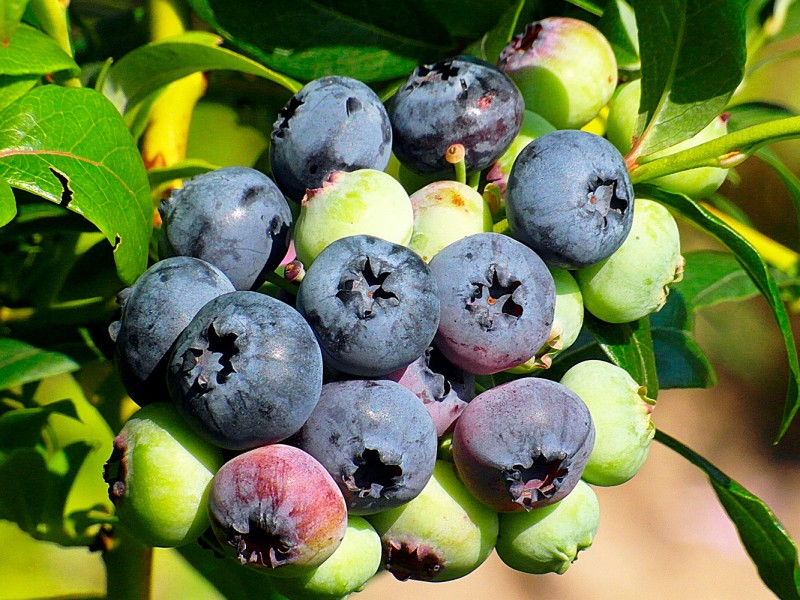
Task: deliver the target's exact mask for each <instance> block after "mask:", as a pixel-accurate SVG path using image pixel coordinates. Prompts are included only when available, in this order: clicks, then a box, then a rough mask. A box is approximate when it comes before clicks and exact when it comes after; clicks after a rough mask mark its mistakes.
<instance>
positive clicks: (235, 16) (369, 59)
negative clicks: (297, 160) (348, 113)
mask: <svg viewBox="0 0 800 600" xmlns="http://www.w3.org/2000/svg"><path fill="white" fill-rule="evenodd" d="M517 2H518V0H496V1H494V2H486V1H485V0H407V1H405V2H397V1H396V0H372V1H371V2H351V1H350V0H272V1H271V2H259V1H257V0H242V1H240V2H228V1H227V0H189V5H190V6H191V7H192V8H193V9H194V11H195V12H196V13H197V15H198V16H199V17H200V18H201V19H203V20H204V21H205V22H206V23H208V24H209V25H211V27H212V28H213V29H214V30H215V31H216V32H217V33H219V34H220V35H222V36H223V37H224V38H225V39H226V40H228V41H230V42H231V43H233V44H235V45H236V46H238V47H239V48H240V49H242V50H243V51H245V52H246V53H248V54H250V55H252V56H254V57H255V58H256V59H258V60H259V61H261V62H263V63H264V64H265V65H268V66H269V67H271V68H273V69H275V70H277V71H280V72H281V73H287V74H288V75H290V76H291V77H294V78H296V79H299V80H301V81H310V80H311V79H315V78H317V77H322V76H325V75H334V74H335V75H347V76H349V77H354V78H356V79H360V80H361V81H365V82H374V81H385V80H388V79H394V78H396V77H402V76H407V75H408V74H409V73H411V71H412V70H413V69H414V68H415V67H416V66H417V65H418V64H420V63H429V62H432V61H437V60H441V59H442V58H444V57H447V56H451V55H453V54H456V53H458V52H461V51H462V49H463V48H465V47H466V46H468V45H469V44H470V43H471V42H474V41H475V40H478V39H479V38H480V37H481V36H482V35H483V34H485V33H486V32H487V31H489V30H491V29H492V28H493V27H494V26H495V25H496V24H497V23H498V21H499V20H500V18H501V17H502V16H503V14H504V13H505V11H506V9H508V8H509V6H512V5H516V4H517Z"/></svg>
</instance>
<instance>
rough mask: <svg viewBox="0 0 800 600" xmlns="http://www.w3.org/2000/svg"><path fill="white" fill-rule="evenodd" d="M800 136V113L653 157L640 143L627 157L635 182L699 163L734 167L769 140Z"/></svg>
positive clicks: (710, 165)
mask: <svg viewBox="0 0 800 600" xmlns="http://www.w3.org/2000/svg"><path fill="white" fill-rule="evenodd" d="M798 137H800V117H788V118H785V119H776V120H774V121H768V122H766V123H759V124H758V125H752V126H750V127H745V128H744V129H740V130H739V131H734V132H732V133H729V134H727V135H723V136H722V137H718V138H716V139H714V140H711V141H709V142H706V143H704V144H699V145H697V146H694V147H693V148H688V149H686V150H682V151H681V152H676V153H675V154H669V155H667V156H663V157H661V158H656V159H652V158H649V157H648V156H646V155H645V156H642V155H640V152H641V145H639V146H637V147H636V148H634V149H633V150H631V153H629V154H628V156H626V157H625V160H626V162H627V164H628V170H629V171H630V176H631V182H632V183H644V182H646V181H649V180H651V179H655V178H657V177H661V176H663V175H670V174H672V173H678V172H681V171H686V170H688V169H695V168H697V167H721V168H730V167H735V166H736V165H738V164H741V163H742V162H744V160H745V159H747V158H748V157H750V156H751V155H752V154H753V153H754V152H755V151H756V150H758V149H759V148H761V147H762V146H764V145H766V144H770V143H772V142H778V141H783V140H790V139H794V138H798Z"/></svg>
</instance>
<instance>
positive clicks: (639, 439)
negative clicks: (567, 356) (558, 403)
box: [561, 360, 656, 486]
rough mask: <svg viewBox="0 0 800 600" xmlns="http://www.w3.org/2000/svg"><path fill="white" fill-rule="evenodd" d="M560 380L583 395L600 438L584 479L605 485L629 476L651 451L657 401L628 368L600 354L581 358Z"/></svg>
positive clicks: (621, 480) (638, 468)
mask: <svg viewBox="0 0 800 600" xmlns="http://www.w3.org/2000/svg"><path fill="white" fill-rule="evenodd" d="M561 383H562V384H563V385H565V386H566V387H568V388H569V389H571V390H572V391H573V392H575V393H576V394H578V396H580V398H581V400H583V401H584V403H585V404H586V406H588V407H589V412H590V413H591V414H592V421H593V422H594V427H595V432H596V438H595V443H594V448H593V449H592V453H591V455H589V462H588V463H587V464H586V468H585V469H584V471H583V476H582V477H583V479H584V480H585V481H588V482H589V483H593V484H595V485H604V486H608V485H619V484H621V483H625V482H626V481H628V480H630V479H631V478H632V477H633V476H634V475H636V474H637V473H638V472H639V470H640V469H641V468H642V465H643V464H644V462H645V460H646V459H647V455H648V453H649V451H650V441H651V440H652V439H653V436H654V435H655V431H656V429H655V426H654V425H653V422H652V420H651V418H650V415H651V413H652V411H653V406H654V404H655V402H654V401H653V400H651V399H650V398H648V397H647V396H646V395H645V392H646V390H645V389H644V388H643V387H642V386H640V385H639V384H638V383H636V381H634V379H633V377H631V376H630V374H629V373H628V372H627V371H626V370H625V369H622V368H620V367H618V366H616V365H613V364H611V363H608V362H604V361H601V360H587V361H583V362H580V363H578V364H576V365H575V366H573V367H572V368H570V369H569V370H568V371H567V372H566V373H565V374H564V376H563V377H562V379H561Z"/></svg>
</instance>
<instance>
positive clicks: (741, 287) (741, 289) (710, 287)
mask: <svg viewBox="0 0 800 600" xmlns="http://www.w3.org/2000/svg"><path fill="white" fill-rule="evenodd" d="M684 258H685V259H686V268H685V270H684V276H683V280H682V281H681V282H680V283H678V284H676V285H677V289H678V290H680V293H681V294H683V296H684V297H685V298H686V302H688V303H689V304H690V305H691V307H692V309H693V310H694V309H698V308H703V307H706V306H715V305H717V304H720V303H722V302H733V301H738V300H747V299H749V298H753V297H754V296H757V295H758V294H759V291H758V288H757V287H756V285H755V284H754V283H753V280H752V279H750V277H749V276H748V274H747V272H746V271H745V270H744V269H743V268H742V265H741V264H740V263H739V261H738V260H737V258H736V257H735V256H734V255H733V254H730V253H727V252H718V251H712V250H700V251H697V252H687V253H686V254H684Z"/></svg>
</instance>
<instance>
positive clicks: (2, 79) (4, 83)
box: [0, 75, 40, 110]
mask: <svg viewBox="0 0 800 600" xmlns="http://www.w3.org/2000/svg"><path fill="white" fill-rule="evenodd" d="M39 79H40V76H39V75H0V110H3V109H4V108H5V107H6V106H8V105H9V104H11V103H12V102H14V101H15V100H16V99H17V98H19V97H20V96H22V95H24V94H26V93H27V92H29V91H30V90H32V89H33V88H34V87H35V86H36V84H37V83H39Z"/></svg>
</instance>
